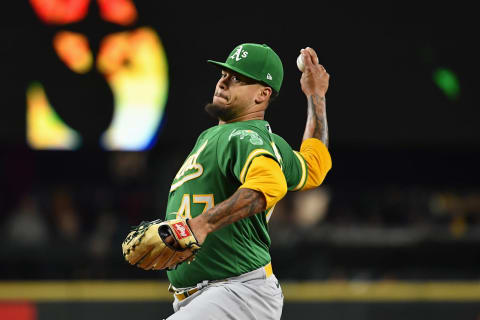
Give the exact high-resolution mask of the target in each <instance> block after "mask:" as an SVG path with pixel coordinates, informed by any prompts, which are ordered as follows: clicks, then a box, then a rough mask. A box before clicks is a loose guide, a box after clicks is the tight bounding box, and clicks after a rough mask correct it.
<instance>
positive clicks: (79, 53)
mask: <svg viewBox="0 0 480 320" xmlns="http://www.w3.org/2000/svg"><path fill="white" fill-rule="evenodd" d="M53 47H54V48H55V51H56V52H57V55H58V56H59V57H60V59H61V60H62V61H63V62H64V63H65V64H66V65H67V66H68V67H69V68H70V69H72V70H73V71H75V72H77V73H86V72H87V71H88V70H90V68H91V66H92V61H93V57H92V52H91V51H90V47H89V46H88V39H87V37H85V36H84V35H82V34H80V33H75V32H70V31H60V32H58V33H57V34H56V35H55V37H54V38H53Z"/></svg>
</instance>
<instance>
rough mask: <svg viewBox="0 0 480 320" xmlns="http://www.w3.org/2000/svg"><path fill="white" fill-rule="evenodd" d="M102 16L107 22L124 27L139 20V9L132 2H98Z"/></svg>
mask: <svg viewBox="0 0 480 320" xmlns="http://www.w3.org/2000/svg"><path fill="white" fill-rule="evenodd" d="M97 1H98V5H99V7H100V15H101V16H102V18H103V19H104V20H106V21H109V22H113V23H117V24H120V25H123V26H126V25H129V24H132V23H133V22H134V21H135V20H136V19H137V9H136V8H135V5H134V4H133V2H132V1H131V0H97Z"/></svg>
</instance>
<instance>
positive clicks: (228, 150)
mask: <svg viewBox="0 0 480 320" xmlns="http://www.w3.org/2000/svg"><path fill="white" fill-rule="evenodd" d="M218 139H219V140H218V144H217V159H218V165H219V167H220V170H221V171H222V173H223V174H225V175H226V176H233V178H234V180H236V181H237V182H238V183H240V184H243V183H245V178H246V176H247V172H248V169H249V167H250V165H251V164H252V161H253V159H255V158H256V157H259V156H265V157H269V158H272V159H273V160H275V161H276V162H279V160H278V159H277V158H276V156H275V152H274V151H273V147H272V145H271V144H270V141H269V139H268V136H266V135H265V134H264V133H263V132H261V131H260V130H255V128H252V129H246V128H244V127H241V128H232V129H231V130H228V131H226V132H225V133H223V134H222V135H220V136H219V138H218Z"/></svg>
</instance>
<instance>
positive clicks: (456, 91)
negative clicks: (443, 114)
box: [433, 68, 460, 100]
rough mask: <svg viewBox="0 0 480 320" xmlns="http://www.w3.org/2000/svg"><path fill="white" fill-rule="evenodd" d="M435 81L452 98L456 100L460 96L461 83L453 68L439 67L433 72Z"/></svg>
mask: <svg viewBox="0 0 480 320" xmlns="http://www.w3.org/2000/svg"><path fill="white" fill-rule="evenodd" d="M433 81H434V82H435V84H436V85H437V86H438V87H439V88H440V89H442V91H443V93H444V94H445V95H446V96H447V97H448V98H449V99H450V100H456V99H458V97H459V96H460V83H459V81H458V78H457V76H456V75H455V73H453V72H452V71H451V70H449V69H446V68H438V69H437V70H435V71H434V72H433Z"/></svg>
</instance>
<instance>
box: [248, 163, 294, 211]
mask: <svg viewBox="0 0 480 320" xmlns="http://www.w3.org/2000/svg"><path fill="white" fill-rule="evenodd" d="M240 188H248V189H252V190H256V191H259V192H261V193H262V194H263V196H264V197H265V201H266V209H267V210H268V209H270V208H272V207H273V206H274V205H275V204H276V203H277V202H278V201H280V200H281V199H282V198H283V197H284V196H285V194H286V193H287V182H286V181H285V175H284V174H283V172H282V169H281V168H280V165H279V164H278V162H276V161H275V160H273V159H272V158H268V157H265V156H259V157H256V158H255V159H253V161H252V164H251V165H250V168H248V172H247V176H246V178H245V183H244V184H242V185H241V186H240Z"/></svg>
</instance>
